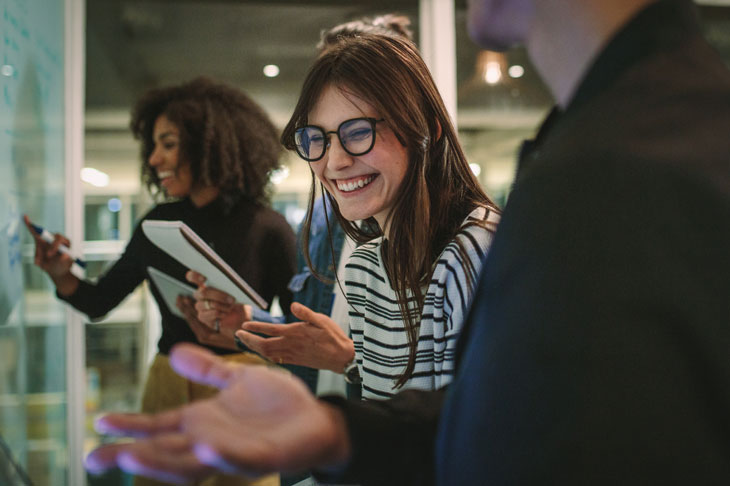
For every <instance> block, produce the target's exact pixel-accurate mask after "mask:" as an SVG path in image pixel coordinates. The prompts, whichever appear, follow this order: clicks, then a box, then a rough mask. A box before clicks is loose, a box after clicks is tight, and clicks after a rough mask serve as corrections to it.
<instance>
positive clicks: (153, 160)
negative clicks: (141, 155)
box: [147, 147, 162, 167]
mask: <svg viewBox="0 0 730 486" xmlns="http://www.w3.org/2000/svg"><path fill="white" fill-rule="evenodd" d="M147 162H149V164H150V165H151V166H152V167H154V166H156V165H159V164H160V162H162V156H161V155H160V151H159V149H158V148H157V147H155V148H154V149H152V153H151V154H150V156H149V157H148V158H147Z"/></svg>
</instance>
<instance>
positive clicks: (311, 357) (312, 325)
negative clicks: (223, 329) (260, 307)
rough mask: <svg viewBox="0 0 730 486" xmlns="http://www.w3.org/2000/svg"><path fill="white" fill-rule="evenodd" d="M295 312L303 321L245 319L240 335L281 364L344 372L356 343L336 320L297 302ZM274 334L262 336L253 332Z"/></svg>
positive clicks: (262, 353) (263, 354) (294, 307)
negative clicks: (252, 320)
mask: <svg viewBox="0 0 730 486" xmlns="http://www.w3.org/2000/svg"><path fill="white" fill-rule="evenodd" d="M291 311H292V313H293V314H294V315H295V316H297V317H298V318H299V319H301V320H302V322H293V323H291V324H269V323H266V322H245V323H244V324H243V326H241V327H242V329H243V330H242V331H238V332H236V336H238V338H239V339H240V340H241V341H243V343H244V344H245V345H246V346H248V347H249V348H250V349H251V350H253V351H256V352H257V353H259V354H260V355H262V356H264V357H265V358H268V359H270V360H271V361H274V362H277V363H279V364H283V363H286V364H295V365H300V366H308V367H310V368H316V369H323V370H331V371H334V372H335V373H342V372H343V370H344V368H345V365H346V364H347V363H349V362H350V361H352V359H353V358H354V357H355V345H354V344H353V342H352V339H350V338H348V337H347V336H346V335H345V333H344V332H343V331H342V329H340V326H338V325H337V323H336V322H335V321H333V320H332V319H330V318H329V317H328V316H326V315H324V314H320V313H318V312H314V311H312V310H311V309H309V308H308V307H306V306H303V305H302V304H298V303H294V304H292V306H291ZM254 332H255V333H259V334H265V335H267V336H272V337H269V338H262V337H260V336H256V335H255V334H252V333H254Z"/></svg>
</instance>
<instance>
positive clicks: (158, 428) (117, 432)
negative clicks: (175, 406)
mask: <svg viewBox="0 0 730 486" xmlns="http://www.w3.org/2000/svg"><path fill="white" fill-rule="evenodd" d="M181 418H182V416H181V414H180V412H179V411H177V410H171V411H169V412H163V413H159V414H154V415H152V414H143V413H110V414H107V415H104V416H103V417H100V418H98V419H97V420H96V422H95V423H94V428H95V429H96V431H97V432H99V433H100V434H105V435H114V436H128V437H146V436H148V435H150V434H156V433H159V432H166V431H175V430H177V429H178V428H179V427H180V420H181Z"/></svg>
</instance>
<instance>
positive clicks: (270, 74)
mask: <svg viewBox="0 0 730 486" xmlns="http://www.w3.org/2000/svg"><path fill="white" fill-rule="evenodd" d="M278 75H279V66H277V65H276V64H267V65H266V66H264V76H266V77H267V78H275V77H277V76H278Z"/></svg>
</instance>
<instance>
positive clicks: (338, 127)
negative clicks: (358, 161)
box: [293, 116, 385, 162]
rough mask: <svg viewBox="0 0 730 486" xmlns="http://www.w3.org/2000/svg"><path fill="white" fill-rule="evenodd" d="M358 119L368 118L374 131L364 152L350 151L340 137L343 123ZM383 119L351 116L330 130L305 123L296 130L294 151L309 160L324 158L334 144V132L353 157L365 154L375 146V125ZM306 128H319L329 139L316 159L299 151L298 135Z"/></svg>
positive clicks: (383, 119) (345, 149) (315, 160)
mask: <svg viewBox="0 0 730 486" xmlns="http://www.w3.org/2000/svg"><path fill="white" fill-rule="evenodd" d="M356 120H367V121H368V122H369V123H370V129H371V130H372V131H373V139H372V141H371V142H370V146H369V147H368V148H367V150H365V151H363V152H357V153H353V152H350V151H349V150H347V146H346V145H345V144H344V143H342V137H340V128H342V125H344V124H345V123H350V122H353V121H356ZM382 121H385V118H380V119H379V120H378V119H375V118H373V117H370V116H361V117H356V118H350V119H349V120H345V121H343V122H342V123H340V124H339V125H338V126H337V130H330V131H327V130H325V129H324V128H323V127H321V126H319V125H304V126H303V127H299V128H297V129H295V130H294V137H293V138H294V151H295V152H296V153H297V155H298V156H299V157H301V158H302V159H304V160H306V161H307V162H317V161H318V160H322V158H324V156H325V154H326V153H327V149H328V148H330V146H331V145H332V138H331V137H330V134H331V133H334V134H336V135H337V140H338V141H339V142H340V146H341V147H342V149H343V150H344V151H345V152H347V153H348V154H349V155H352V156H353V157H359V156H360V155H365V154H367V153H368V152H370V151H371V150H372V149H373V147H375V136H376V134H377V130H375V125H376V124H377V123H380V122H382ZM305 128H317V129H318V130H320V131H321V132H322V133H323V134H324V136H325V138H326V139H327V144H326V145H325V146H324V150H322V155H320V156H319V157H317V158H316V159H310V158H307V157H304V156H303V155H302V154H301V152H299V148H298V147H299V146H298V145H297V142H296V136H297V133H298V132H299V131H300V130H304V129H305Z"/></svg>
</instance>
